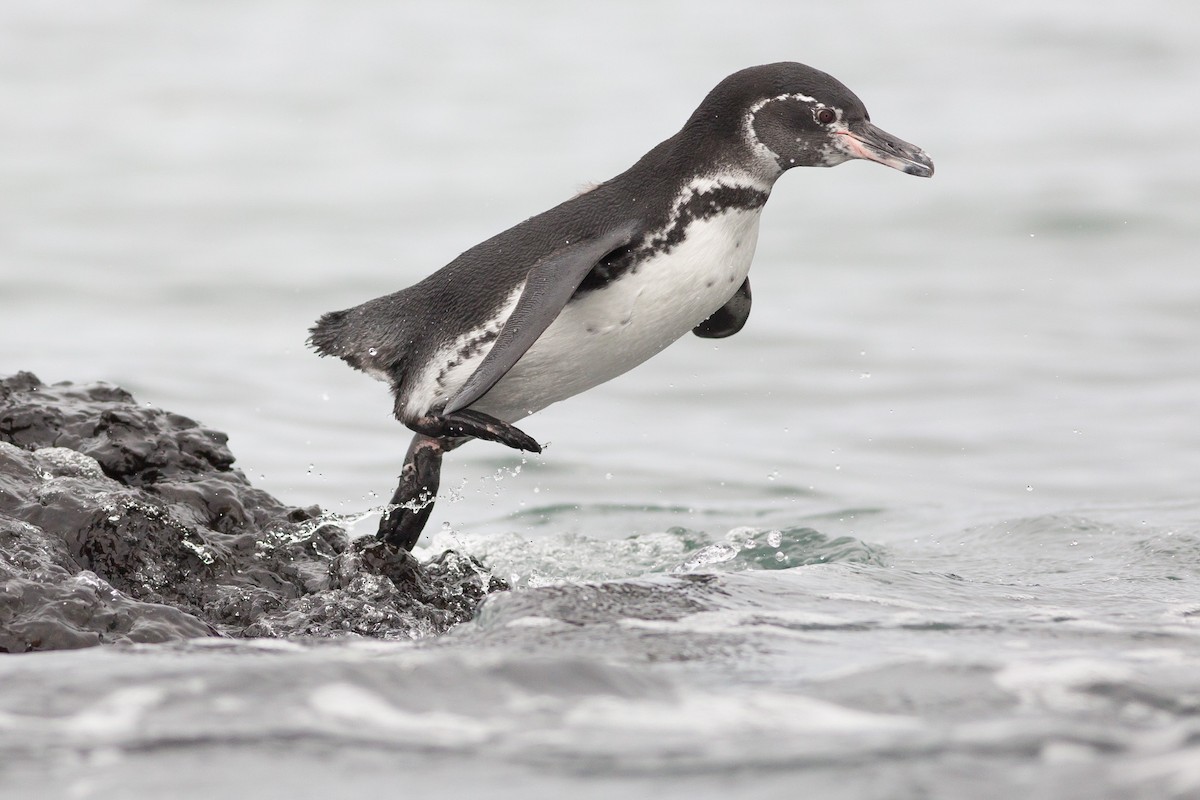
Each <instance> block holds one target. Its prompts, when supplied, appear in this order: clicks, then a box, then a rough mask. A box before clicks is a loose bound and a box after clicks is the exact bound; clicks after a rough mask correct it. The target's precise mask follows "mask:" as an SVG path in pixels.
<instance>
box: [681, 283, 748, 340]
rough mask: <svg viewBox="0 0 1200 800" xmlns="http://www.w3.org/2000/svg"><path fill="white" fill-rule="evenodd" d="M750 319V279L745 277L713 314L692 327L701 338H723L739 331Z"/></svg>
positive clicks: (693, 331)
mask: <svg viewBox="0 0 1200 800" xmlns="http://www.w3.org/2000/svg"><path fill="white" fill-rule="evenodd" d="M748 319H750V279H749V278H746V280H745V281H743V283H742V285H741V286H740V287H739V288H738V290H737V291H736V292H734V293H733V297H731V298H729V300H728V301H727V302H726V303H725V305H723V306H721V307H720V308H718V309H717V310H716V311H714V312H713V315H712V316H711V317H709V318H708V319H706V320H704V322H701V323H700V324H699V325H697V326H696V327H694V328H692V333H694V334H696V335H697V336H699V337H700V338H701V339H724V338H725V337H726V336H733V335H734V334H735V333H737V332H738V331H740V330H741V329H742V328H743V326H745V324H746V320H748Z"/></svg>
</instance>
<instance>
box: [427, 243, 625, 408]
mask: <svg viewBox="0 0 1200 800" xmlns="http://www.w3.org/2000/svg"><path fill="white" fill-rule="evenodd" d="M640 227H641V224H640V223H639V222H636V221H631V222H628V223H626V224H624V225H622V226H621V227H619V228H614V229H613V230H611V231H607V232H605V233H603V234H600V235H599V236H596V237H593V238H591V239H581V240H579V241H576V242H572V243H571V244H569V245H567V246H566V247H562V248H560V249H558V250H555V251H554V252H553V253H551V254H550V255H548V256H546V257H545V258H543V259H542V260H541V261H539V262H537V263H536V264H534V266H533V268H532V269H530V270H529V274H528V275H527V276H526V278H525V288H524V289H522V290H521V297H520V299H518V300H517V305H516V307H515V308H514V309H513V312H512V314H510V315H509V317H508V320H507V321H506V322H505V323H504V328H503V330H501V331H500V335H499V336H497V337H496V342H495V344H493V345H492V349H491V350H489V351H488V354H487V356H485V357H484V359H483V363H481V364H480V365H479V367H478V368H477V369H476V370H475V372H473V373H472V374H471V377H470V378H467V382H466V383H464V384H463V387H462V389H460V390H459V392H458V394H456V395H455V396H454V397H453V399H451V400H450V402H449V403H448V404H446V408H445V410H444V411H443V412H442V413H444V414H453V413H454V412H455V411H460V410H462V409H464V408H466V407H467V406H469V405H471V403H474V402H475V401H476V400H478V399H479V398H481V397H483V396H484V395H485V394H487V392H488V390H489V389H491V388H492V387H493V386H495V385H496V383H497V382H499V380H500V379H501V378H503V377H504V376H505V375H506V374H507V373H508V371H509V370H510V369H512V368H513V365H514V364H516V363H517V362H518V361H519V360H520V359H521V356H523V355H525V352H526V351H527V350H529V348H530V347H531V346H532V345H533V343H534V342H536V341H537V339H538V337H539V336H541V335H542V333H544V332H545V330H546V328H549V327H550V323H552V322H554V320H555V319H556V318H557V317H558V315H559V313H560V312H561V311H562V310H563V308H564V307H565V306H566V305H567V301H568V300H570V299H571V295H573V294H575V290H576V289H577V288H579V284H580V282H582V281H583V279H584V278H585V277H586V276H587V274H588V273H589V272H591V271H592V269H593V268H594V267H595V266H596V265H597V264H598V263H600V261H601V260H602V259H603V258H604V257H605V256H606V255H608V254H609V253H611V252H612V251H614V250H617V249H619V248H621V247H626V246H628V245H629V244H630V242H632V241H633V238H634V236H635V235H636V233H637V231H638V229H639V228H640Z"/></svg>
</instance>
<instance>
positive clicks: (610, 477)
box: [604, 472, 612, 481]
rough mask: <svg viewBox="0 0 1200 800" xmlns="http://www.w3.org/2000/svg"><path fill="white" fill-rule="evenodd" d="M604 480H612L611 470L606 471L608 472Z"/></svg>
mask: <svg viewBox="0 0 1200 800" xmlns="http://www.w3.org/2000/svg"><path fill="white" fill-rule="evenodd" d="M604 480H606V481H611V480H612V473H611V472H606V473H604Z"/></svg>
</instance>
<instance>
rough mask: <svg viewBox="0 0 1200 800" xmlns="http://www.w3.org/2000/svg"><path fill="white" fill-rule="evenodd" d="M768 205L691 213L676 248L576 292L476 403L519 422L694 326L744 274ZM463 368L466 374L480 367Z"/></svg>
mask: <svg viewBox="0 0 1200 800" xmlns="http://www.w3.org/2000/svg"><path fill="white" fill-rule="evenodd" d="M760 213H761V207H759V208H753V209H746V208H736V207H735V208H729V209H726V210H724V211H720V212H717V213H715V214H712V215H711V216H706V217H703V218H698V219H693V220H690V221H689V222H688V223H687V224H686V227H685V229H684V235H683V238H682V240H681V241H679V242H678V243H677V244H675V245H674V246H672V247H671V248H670V249H664V250H662V251H661V252H656V253H653V254H652V255H649V256H646V257H644V258H642V259H639V260H638V262H637V264H636V266H635V267H634V268H633V269H631V270H629V271H628V272H626V273H625V274H623V275H621V276H620V277H617V278H615V279H613V280H612V281H611V282H610V283H608V284H607V285H605V286H604V287H602V288H599V289H595V290H592V291H589V292H586V293H583V294H581V295H579V296H577V297H575V298H573V299H572V300H571V302H570V303H568V304H567V306H566V308H564V309H563V311H562V313H560V314H559V316H558V317H557V318H556V319H555V321H554V322H553V323H551V325H550V327H549V328H547V329H546V331H545V333H543V334H542V335H541V337H540V338H539V339H538V340H537V341H536V342H534V344H533V346H532V347H530V348H529V351H528V352H527V353H525V355H524V356H522V357H521V360H520V361H518V362H517V363H516V365H514V366H513V368H512V369H511V370H509V372H508V374H507V375H505V376H504V378H502V379H501V380H500V382H499V383H497V384H496V386H494V387H493V388H492V389H491V391H489V392H488V393H487V394H486V395H484V396H483V397H482V398H480V399H479V401H477V402H476V403H474V404H473V405H472V408H475V409H477V410H479V411H482V412H484V413H487V414H491V415H493V416H495V417H498V418H499V419H502V420H505V421H507V422H514V421H516V420H518V419H521V418H522V417H525V416H528V415H529V414H532V413H534V412H535V411H539V410H541V409H543V408H545V407H546V406H548V405H550V404H551V403H556V402H558V401H559V400H563V399H565V398H567V397H571V396H572V395H576V394H578V393H580V392H583V391H585V390H587V389H590V388H592V387H593V386H596V385H598V384H601V383H603V382H605V381H607V380H610V379H612V378H615V377H616V376H618V375H620V374H622V373H624V372H627V371H628V370H630V369H632V368H633V367H635V366H637V365H638V364H640V363H642V362H643V361H645V360H646V359H648V358H650V357H651V356H653V355H654V354H656V353H658V352H659V351H660V350H662V349H663V348H665V347H666V346H667V345H669V344H670V343H671V342H673V341H675V340H676V339H678V338H680V337H681V336H684V335H685V334H687V333H689V332H691V330H692V329H693V328H695V327H696V326H697V325H699V324H700V323H701V322H703V321H704V320H706V319H708V318H709V317H710V316H712V314H713V313H714V312H715V311H716V310H717V309H719V308H720V307H721V306H723V305H724V304H725V303H726V302H727V301H728V300H729V299H730V298H731V297H732V296H733V295H734V293H735V292H736V291H737V290H738V288H739V287H740V286H741V285H742V282H743V281H744V280H745V279H746V275H747V273H748V272H749V270H750V262H751V261H752V260H753V258H754V249H755V246H756V245H757V243H758V222H759V216H760ZM648 240H649V241H651V242H652V241H653V240H654V237H653V236H651V237H649V238H648ZM482 358H483V354H480V356H479V357H478V359H477V360H474V362H475V365H477V364H478V362H479V361H480V360H482ZM462 369H463V371H464V372H465V373H466V374H465V375H462V376H461V377H462V381H465V380H466V377H467V376H469V374H470V373H471V372H473V371H474V370H473V367H468V365H466V364H463V365H462ZM457 377H458V376H456V378H457Z"/></svg>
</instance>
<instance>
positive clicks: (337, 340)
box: [308, 310, 351, 358]
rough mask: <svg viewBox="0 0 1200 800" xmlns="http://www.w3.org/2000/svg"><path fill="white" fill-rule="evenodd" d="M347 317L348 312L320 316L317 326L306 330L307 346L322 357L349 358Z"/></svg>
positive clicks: (335, 312) (333, 312) (332, 312)
mask: <svg viewBox="0 0 1200 800" xmlns="http://www.w3.org/2000/svg"><path fill="white" fill-rule="evenodd" d="M349 317H350V311H349V310H346V311H330V312H329V313H327V314H322V315H321V318H320V319H319V320H317V324H316V325H313V326H312V327H311V328H309V329H308V346H309V347H311V348H312V349H314V350H316V351H317V353H318V354H319V355H322V356H337V357H338V358H347V356H350V355H351V354H350V353H349V352H348V351H347V348H346V336H347V333H348V330H347V329H348V328H349V327H350V325H349V323H350V320H349Z"/></svg>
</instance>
